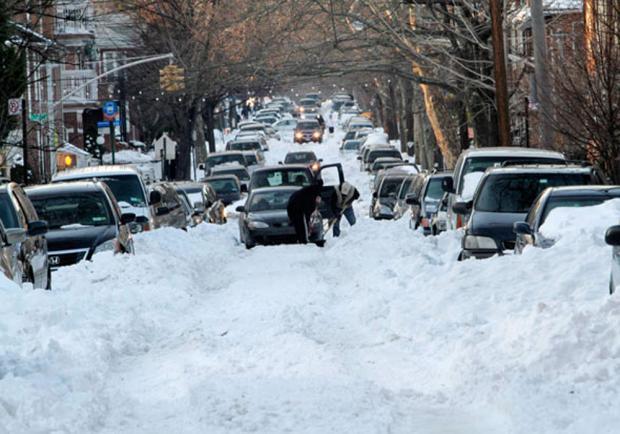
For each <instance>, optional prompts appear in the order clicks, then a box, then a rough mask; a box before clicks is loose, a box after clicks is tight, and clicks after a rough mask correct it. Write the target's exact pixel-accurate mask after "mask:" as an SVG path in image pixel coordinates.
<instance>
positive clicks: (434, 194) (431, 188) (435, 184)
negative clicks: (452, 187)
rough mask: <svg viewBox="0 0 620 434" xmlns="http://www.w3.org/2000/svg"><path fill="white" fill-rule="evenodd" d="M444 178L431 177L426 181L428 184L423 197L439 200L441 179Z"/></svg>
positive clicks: (441, 191)
mask: <svg viewBox="0 0 620 434" xmlns="http://www.w3.org/2000/svg"><path fill="white" fill-rule="evenodd" d="M443 179H444V178H439V177H436V178H431V179H430V180H429V181H428V186H427V187H426V194H425V195H424V199H430V200H440V199H441V197H442V196H443V189H442V188H441V181H442V180H443Z"/></svg>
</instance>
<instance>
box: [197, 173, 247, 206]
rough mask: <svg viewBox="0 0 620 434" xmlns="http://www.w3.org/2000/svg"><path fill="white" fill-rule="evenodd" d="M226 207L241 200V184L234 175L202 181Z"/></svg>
mask: <svg viewBox="0 0 620 434" xmlns="http://www.w3.org/2000/svg"><path fill="white" fill-rule="evenodd" d="M204 182H206V183H207V184H209V185H210V186H211V187H213V190H215V194H217V198H218V199H219V200H221V201H222V203H223V204H224V205H226V206H228V205H230V204H231V203H233V202H236V201H238V200H240V199H241V183H240V182H239V178H237V176H236V175H218V176H209V177H207V178H205V179H204Z"/></svg>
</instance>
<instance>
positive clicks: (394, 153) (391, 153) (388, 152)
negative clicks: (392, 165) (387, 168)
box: [368, 149, 402, 163]
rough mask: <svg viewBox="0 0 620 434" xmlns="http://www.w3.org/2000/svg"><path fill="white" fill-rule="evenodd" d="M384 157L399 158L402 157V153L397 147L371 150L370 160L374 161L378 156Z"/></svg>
mask: <svg viewBox="0 0 620 434" xmlns="http://www.w3.org/2000/svg"><path fill="white" fill-rule="evenodd" d="M382 157H393V158H398V159H399V160H400V159H402V156H401V155H400V152H399V151H398V150H397V149H385V150H381V151H371V152H370V154H369V155H368V162H369V163H374V161H375V160H376V159H377V158H382Z"/></svg>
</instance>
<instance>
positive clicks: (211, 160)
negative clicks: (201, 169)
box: [207, 154, 245, 167]
mask: <svg viewBox="0 0 620 434" xmlns="http://www.w3.org/2000/svg"><path fill="white" fill-rule="evenodd" d="M226 163H239V164H241V165H243V164H245V159H244V158H243V155H237V154H234V155H212V156H210V157H207V166H209V167H214V166H219V165H220V164H226Z"/></svg>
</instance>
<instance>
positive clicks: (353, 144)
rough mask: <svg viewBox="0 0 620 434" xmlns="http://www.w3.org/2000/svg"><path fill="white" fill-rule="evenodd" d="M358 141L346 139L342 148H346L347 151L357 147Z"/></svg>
mask: <svg viewBox="0 0 620 434" xmlns="http://www.w3.org/2000/svg"><path fill="white" fill-rule="evenodd" d="M360 143H361V142H360V141H357V140H348V141H346V142H345V143H344V149H346V150H347V151H353V150H356V149H359V147H360Z"/></svg>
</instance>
